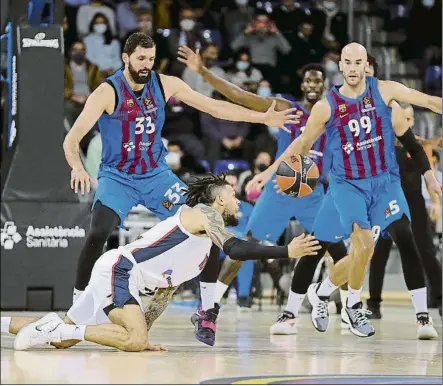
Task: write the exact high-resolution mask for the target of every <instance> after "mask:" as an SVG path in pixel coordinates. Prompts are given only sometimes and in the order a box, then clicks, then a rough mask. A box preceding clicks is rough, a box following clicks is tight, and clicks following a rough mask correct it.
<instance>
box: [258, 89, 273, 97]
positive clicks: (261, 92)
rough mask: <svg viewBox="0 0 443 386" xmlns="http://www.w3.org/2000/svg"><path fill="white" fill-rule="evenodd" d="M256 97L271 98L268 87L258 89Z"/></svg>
mask: <svg viewBox="0 0 443 386" xmlns="http://www.w3.org/2000/svg"><path fill="white" fill-rule="evenodd" d="M257 95H260V96H263V97H268V96H271V89H270V88H269V87H259V88H258V90H257Z"/></svg>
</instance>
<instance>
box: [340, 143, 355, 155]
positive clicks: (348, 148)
mask: <svg viewBox="0 0 443 386" xmlns="http://www.w3.org/2000/svg"><path fill="white" fill-rule="evenodd" d="M342 148H343V150H344V151H345V153H346V154H351V153H352V152H353V151H354V145H353V144H352V143H350V142H348V143H347V144H346V145H343V146H342Z"/></svg>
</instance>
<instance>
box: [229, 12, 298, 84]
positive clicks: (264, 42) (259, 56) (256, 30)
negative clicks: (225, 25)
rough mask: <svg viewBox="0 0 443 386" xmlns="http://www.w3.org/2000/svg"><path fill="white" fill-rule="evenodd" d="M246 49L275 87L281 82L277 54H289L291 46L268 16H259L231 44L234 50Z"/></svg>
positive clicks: (255, 64)
mask: <svg viewBox="0 0 443 386" xmlns="http://www.w3.org/2000/svg"><path fill="white" fill-rule="evenodd" d="M241 47H246V48H248V49H249V50H250V53H251V59H252V63H253V64H254V66H255V67H257V68H258V69H259V70H260V71H261V72H262V74H263V76H264V77H265V78H266V79H268V80H269V81H270V82H271V84H272V85H273V86H275V85H276V84H277V83H278V81H279V76H278V72H277V71H275V67H276V65H277V53H278V52H281V53H282V54H288V53H289V52H290V51H291V45H290V44H289V43H288V41H287V40H286V38H285V37H284V36H283V35H282V34H281V33H280V31H279V30H278V29H277V26H276V25H275V23H274V22H273V21H271V20H270V19H269V16H268V15H258V16H256V18H255V19H254V20H253V21H252V22H251V23H249V24H248V26H247V27H246V29H245V30H244V32H243V33H241V34H240V35H239V36H237V38H236V39H235V40H234V41H233V42H232V43H231V48H232V49H233V50H238V49H240V48H241Z"/></svg>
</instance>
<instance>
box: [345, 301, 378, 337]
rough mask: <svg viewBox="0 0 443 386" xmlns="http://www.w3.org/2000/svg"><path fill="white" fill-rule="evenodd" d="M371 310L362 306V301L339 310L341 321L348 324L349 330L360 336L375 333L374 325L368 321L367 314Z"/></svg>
mask: <svg viewBox="0 0 443 386" xmlns="http://www.w3.org/2000/svg"><path fill="white" fill-rule="evenodd" d="M370 314H371V311H369V310H366V309H364V308H363V303H362V302H358V303H356V304H354V305H353V306H352V307H348V306H347V305H346V307H343V308H342V310H341V319H342V323H346V324H348V325H349V330H351V332H352V333H353V334H354V335H356V336H360V337H369V336H372V335H374V334H375V330H374V327H372V324H371V323H370V322H369V320H368V318H367V315H370Z"/></svg>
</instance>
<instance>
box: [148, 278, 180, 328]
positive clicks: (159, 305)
mask: <svg viewBox="0 0 443 386" xmlns="http://www.w3.org/2000/svg"><path fill="white" fill-rule="evenodd" d="M177 288H178V287H168V288H159V289H158V290H157V292H156V293H155V294H154V296H153V297H152V299H151V301H150V303H149V305H148V308H146V310H145V320H146V327H147V329H148V331H150V330H151V327H152V324H153V323H154V322H155V320H156V319H157V318H158V317H159V316H160V315H161V314H162V313H163V311H164V310H165V309H166V307H167V306H168V304H169V301H170V300H171V298H172V296H173V295H174V293H175V291H177Z"/></svg>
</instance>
